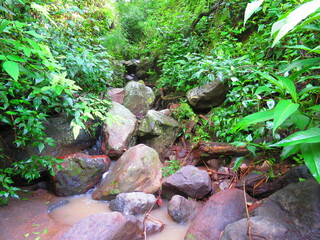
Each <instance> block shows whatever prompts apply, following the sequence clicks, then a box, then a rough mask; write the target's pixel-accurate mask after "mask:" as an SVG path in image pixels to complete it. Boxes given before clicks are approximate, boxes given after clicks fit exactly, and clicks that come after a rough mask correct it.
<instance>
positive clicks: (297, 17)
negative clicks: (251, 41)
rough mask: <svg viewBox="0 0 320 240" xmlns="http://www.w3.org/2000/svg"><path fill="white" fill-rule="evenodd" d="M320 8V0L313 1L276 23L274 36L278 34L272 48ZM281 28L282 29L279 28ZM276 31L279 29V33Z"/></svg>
mask: <svg viewBox="0 0 320 240" xmlns="http://www.w3.org/2000/svg"><path fill="white" fill-rule="evenodd" d="M319 7H320V0H313V1H310V2H307V3H304V4H302V5H300V6H299V7H298V8H296V9H295V10H293V11H292V12H290V13H289V14H288V16H287V17H286V18H284V19H281V20H280V21H278V22H276V23H274V25H273V26H272V28H273V31H272V34H276V37H275V39H274V41H273V44H272V47H274V45H276V44H277V43H278V42H279V41H280V40H281V39H282V38H283V37H284V36H285V35H286V34H287V33H288V32H289V31H291V30H292V29H293V28H294V27H295V26H296V25H297V24H298V23H299V22H301V21H302V20H303V19H305V18H306V17H308V16H309V15H310V14H312V13H314V12H315V11H317V9H318V8H319ZM279 26H280V27H279ZM274 29H279V30H278V31H276V30H274Z"/></svg>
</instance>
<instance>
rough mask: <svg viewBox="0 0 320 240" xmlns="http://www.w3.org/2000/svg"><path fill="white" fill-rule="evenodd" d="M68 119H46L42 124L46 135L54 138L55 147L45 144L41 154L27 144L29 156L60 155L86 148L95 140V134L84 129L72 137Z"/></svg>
mask: <svg viewBox="0 0 320 240" xmlns="http://www.w3.org/2000/svg"><path fill="white" fill-rule="evenodd" d="M70 122H71V120H70V119H67V118H66V117H56V118H50V119H48V120H47V121H46V122H45V123H44V124H43V125H44V127H45V130H44V131H45V133H46V136H47V137H50V138H52V139H54V140H55V142H54V144H55V147H51V146H47V145H46V146H45V148H44V149H43V151H42V152H41V154H40V153H39V150H38V148H35V147H31V146H28V148H27V151H28V154H29V155H30V156H32V155H41V156H54V157H60V156H63V155H67V154H71V153H76V152H79V151H80V150H83V149H87V148H89V147H91V146H93V145H94V144H95V142H96V141H97V137H96V134H89V133H88V132H86V131H85V130H84V129H81V130H80V133H79V135H78V137H77V138H76V139H74V135H73V131H72V128H71V127H70Z"/></svg>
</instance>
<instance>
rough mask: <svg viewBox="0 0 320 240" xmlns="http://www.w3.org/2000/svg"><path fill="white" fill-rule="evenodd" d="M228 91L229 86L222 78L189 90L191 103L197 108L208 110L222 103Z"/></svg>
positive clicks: (188, 96)
mask: <svg viewBox="0 0 320 240" xmlns="http://www.w3.org/2000/svg"><path fill="white" fill-rule="evenodd" d="M226 93H227V87H226V85H224V84H223V83H222V81H221V80H219V79H215V80H213V81H212V82H210V83H207V84H205V85H202V86H199V87H196V88H193V89H191V90H189V91H188V92H187V99H188V101H189V103H190V105H191V106H192V107H193V108H194V109H196V110H207V109H211V108H213V107H217V106H219V105H221V104H222V103H223V102H224V100H225V98H226Z"/></svg>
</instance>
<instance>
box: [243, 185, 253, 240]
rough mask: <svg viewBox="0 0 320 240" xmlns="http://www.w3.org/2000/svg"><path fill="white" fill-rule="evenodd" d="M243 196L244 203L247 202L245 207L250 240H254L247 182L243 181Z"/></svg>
mask: <svg viewBox="0 0 320 240" xmlns="http://www.w3.org/2000/svg"><path fill="white" fill-rule="evenodd" d="M243 196H244V201H245V206H246V216H247V221H248V228H247V233H248V237H249V240H252V236H251V224H250V216H249V210H248V202H247V194H246V181H243Z"/></svg>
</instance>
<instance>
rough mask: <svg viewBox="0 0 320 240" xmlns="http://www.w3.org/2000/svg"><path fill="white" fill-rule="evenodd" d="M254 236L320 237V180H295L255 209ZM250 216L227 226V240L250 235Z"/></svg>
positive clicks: (312, 239)
mask: <svg viewBox="0 0 320 240" xmlns="http://www.w3.org/2000/svg"><path fill="white" fill-rule="evenodd" d="M250 226H251V234H252V236H254V237H253V238H252V239H279V240H286V239H290V240H302V239H306V240H315V239H320V184H319V183H318V182H317V181H316V180H313V179H310V180H307V181H304V182H299V183H292V184H289V185H288V186H286V187H285V188H283V189H281V190H279V191H277V192H276V193H274V194H272V195H271V196H270V197H268V198H267V199H266V200H264V201H263V202H262V204H261V205H260V206H259V207H257V208H256V209H255V210H253V213H252V216H251V217H250ZM246 234H247V219H243V220H240V221H238V222H235V223H232V224H230V225H228V226H227V227H226V228H225V231H224V233H223V235H222V238H221V239H223V240H245V239H247V235H246Z"/></svg>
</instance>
